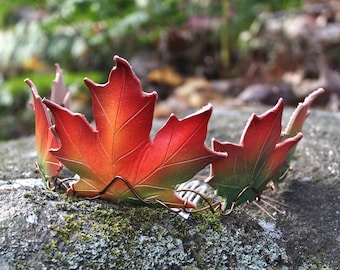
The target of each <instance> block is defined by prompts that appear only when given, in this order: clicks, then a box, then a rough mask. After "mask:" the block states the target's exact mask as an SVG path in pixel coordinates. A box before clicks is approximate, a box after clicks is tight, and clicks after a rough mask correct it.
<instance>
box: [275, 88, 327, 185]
mask: <svg viewBox="0 0 340 270" xmlns="http://www.w3.org/2000/svg"><path fill="white" fill-rule="evenodd" d="M324 92H325V90H324V89H322V88H319V89H317V90H316V91H314V92H312V93H311V94H309V95H308V96H307V97H306V98H305V100H304V101H303V102H300V103H299V104H298V106H297V108H296V109H295V111H294V112H293V114H292V116H291V117H290V119H289V122H288V124H287V127H286V129H285V131H284V132H283V133H282V135H281V138H280V140H281V141H284V140H285V139H287V138H291V137H293V136H295V135H296V134H298V133H299V132H302V128H303V124H304V122H305V120H306V118H307V117H308V116H309V114H310V111H309V108H310V106H311V105H312V103H313V101H314V100H315V99H316V98H317V97H318V96H320V95H322V94H323V93H324ZM295 149H296V147H293V148H292V149H291V150H290V152H289V154H288V156H287V162H286V163H285V164H284V165H283V167H282V168H281V170H280V171H279V173H278V174H277V175H276V176H275V177H273V182H274V185H275V187H276V188H277V187H278V184H279V183H281V182H282V180H283V179H284V177H283V176H285V175H286V174H285V173H286V172H287V170H289V168H290V161H291V159H292V157H293V155H294V152H295Z"/></svg>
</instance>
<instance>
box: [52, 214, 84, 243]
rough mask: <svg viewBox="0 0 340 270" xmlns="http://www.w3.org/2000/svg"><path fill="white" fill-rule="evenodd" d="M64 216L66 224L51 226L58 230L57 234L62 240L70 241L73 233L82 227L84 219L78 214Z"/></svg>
mask: <svg viewBox="0 0 340 270" xmlns="http://www.w3.org/2000/svg"><path fill="white" fill-rule="evenodd" d="M64 218H65V225H64V226H62V227H60V226H55V225H51V227H50V228H51V229H52V230H54V231H55V232H57V235H58V237H59V238H60V239H61V241H63V242H65V243H68V242H69V241H70V238H71V237H72V235H73V234H75V233H78V232H79V231H80V230H81V229H82V226H83V220H81V218H79V216H78V215H77V214H70V215H66V216H64Z"/></svg>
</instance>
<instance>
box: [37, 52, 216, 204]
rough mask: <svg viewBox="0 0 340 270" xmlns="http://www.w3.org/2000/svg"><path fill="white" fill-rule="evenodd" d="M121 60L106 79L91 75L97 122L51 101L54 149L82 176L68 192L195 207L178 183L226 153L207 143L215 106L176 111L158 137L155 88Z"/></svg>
mask: <svg viewBox="0 0 340 270" xmlns="http://www.w3.org/2000/svg"><path fill="white" fill-rule="evenodd" d="M114 59H115V61H116V67H115V68H113V69H112V70H111V73H110V75H109V80H108V82H107V83H106V84H96V83H94V82H92V81H91V80H89V79H85V83H86V85H87V86H88V88H89V89H90V92H91V96H92V110H93V116H94V120H95V124H96V127H95V128H94V127H92V126H90V124H89V123H88V121H87V120H86V119H85V117H84V116H83V115H81V114H77V113H72V112H70V111H69V110H67V109H65V108H63V107H61V106H58V105H56V104H55V103H53V102H51V101H48V100H44V103H45V104H46V105H47V107H49V109H50V110H51V112H52V114H53V116H54V120H55V130H56V133H57V135H58V138H59V140H60V144H61V146H60V147H59V148H57V149H54V150H51V152H52V153H53V154H54V155H55V157H57V158H58V159H59V160H60V161H61V162H62V163H63V164H64V165H65V166H66V167H68V168H69V169H70V170H71V171H73V172H75V173H77V174H78V175H79V176H80V180H79V181H78V182H76V183H75V184H74V185H72V186H71V188H70V189H69V190H68V192H69V193H76V194H78V195H81V196H84V197H96V196H98V195H100V197H101V198H102V199H106V200H112V201H127V202H136V200H137V198H136V194H138V196H140V197H141V198H142V199H143V200H144V201H157V202H162V203H163V204H166V205H168V206H170V207H183V206H185V207H193V205H190V204H189V205H186V204H185V202H184V201H183V200H182V199H180V198H179V197H178V196H177V195H176V193H175V191H174V188H175V186H176V184H178V183H182V182H184V181H186V180H188V179H190V178H191V177H193V176H194V175H195V174H196V173H197V172H198V171H200V170H201V169H202V168H204V167H205V166H207V165H208V164H209V163H211V162H212V161H214V160H216V159H218V158H220V156H221V155H220V154H218V153H215V152H213V151H212V150H210V149H209V148H207V147H206V146H205V144H204V140H205V137H206V134H207V124H208V120H209V118H210V115H211V111H212V108H211V106H206V107H205V108H203V109H202V110H201V111H200V112H198V113H196V114H193V115H191V116H189V117H187V118H184V119H182V120H178V119H177V118H176V117H175V116H174V115H171V116H170V118H169V120H168V122H167V123H166V124H165V125H164V126H163V128H161V129H160V130H159V131H158V133H157V134H156V136H155V138H154V139H153V140H152V141H151V139H150V136H149V134H150V130H151V127H152V120H153V111H154V105H155V100H156V93H151V94H149V93H145V92H142V90H141V85H140V82H139V80H138V79H137V77H136V76H135V74H134V73H133V71H132V69H131V67H130V65H129V63H128V62H127V61H126V60H124V59H122V58H119V57H118V56H116V57H115V58H114ZM138 196H137V197H138Z"/></svg>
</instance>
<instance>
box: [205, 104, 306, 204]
mask: <svg viewBox="0 0 340 270" xmlns="http://www.w3.org/2000/svg"><path fill="white" fill-rule="evenodd" d="M282 110H283V100H282V99H281V100H280V101H279V102H278V104H277V105H276V106H275V107H274V108H272V109H271V110H269V111H267V112H266V113H264V114H263V115H261V116H257V115H255V114H253V116H252V117H251V118H250V120H249V122H248V124H247V125H246V128H245V130H244V132H243V135H242V137H241V141H240V144H233V143H229V142H226V143H222V142H219V141H216V140H214V141H213V149H214V150H215V151H220V152H227V153H228V156H227V157H225V158H223V159H220V160H218V161H215V162H213V163H212V180H210V182H209V184H210V185H211V186H212V187H214V188H215V189H217V194H218V195H220V196H222V197H224V198H225V199H226V207H227V209H231V208H233V207H234V206H235V205H239V204H242V203H244V202H246V201H253V200H255V199H256V198H257V197H258V196H259V195H260V194H261V193H262V192H263V190H264V189H265V187H266V186H267V184H268V183H269V182H270V181H271V180H272V178H273V177H274V176H275V175H276V174H277V173H278V172H279V170H280V169H281V168H282V166H283V165H284V164H285V162H286V159H287V156H288V154H289V152H290V150H291V149H292V148H293V147H294V146H295V145H296V144H297V142H298V141H299V140H300V139H301V138H302V134H301V133H298V134H297V135H295V136H294V137H292V138H289V139H286V140H284V141H282V142H280V136H281V118H282Z"/></svg>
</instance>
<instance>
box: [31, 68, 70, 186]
mask: <svg viewBox="0 0 340 270" xmlns="http://www.w3.org/2000/svg"><path fill="white" fill-rule="evenodd" d="M55 67H56V77H55V79H54V81H53V82H52V89H51V101H53V102H55V103H57V104H60V105H64V106H66V107H68V106H69V104H70V92H69V91H67V90H66V88H65V84H64V81H63V77H62V70H61V69H60V67H59V65H57V64H56V65H55ZM25 82H26V83H27V85H28V86H29V87H30V88H31V91H32V94H33V103H31V104H30V105H31V107H32V108H33V110H34V113H35V124H36V126H35V142H36V149H37V154H38V166H37V167H38V170H39V171H40V172H41V174H42V175H43V178H44V179H45V180H46V182H47V184H48V185H51V186H53V185H54V180H55V179H54V178H55V177H58V176H59V173H60V170H61V168H62V164H61V163H60V161H59V160H58V159H57V158H56V157H55V156H54V155H52V154H51V153H50V149H51V148H55V147H58V143H57V140H56V138H55V136H54V134H53V132H52V131H51V126H52V118H51V117H52V115H51V113H50V112H49V111H48V110H47V108H46V106H45V105H44V104H43V103H42V99H41V97H40V96H39V94H38V91H37V89H36V87H35V85H34V84H33V82H32V81H31V80H29V79H26V80H25Z"/></svg>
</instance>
